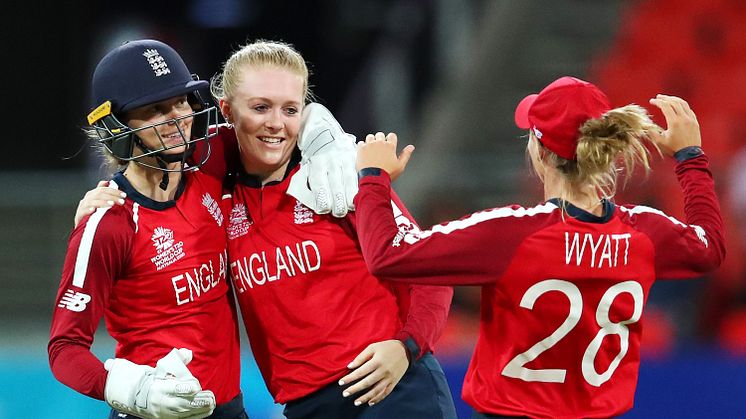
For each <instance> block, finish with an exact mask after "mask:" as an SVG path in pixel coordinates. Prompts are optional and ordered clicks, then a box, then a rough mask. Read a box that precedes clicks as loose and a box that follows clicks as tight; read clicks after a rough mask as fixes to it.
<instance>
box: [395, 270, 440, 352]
mask: <svg viewBox="0 0 746 419" xmlns="http://www.w3.org/2000/svg"><path fill="white" fill-rule="evenodd" d="M452 297H453V288H451V287H443V286H427V285H413V286H411V287H410V307H409V309H408V310H407V313H406V315H405V318H404V325H403V327H402V329H401V331H400V332H399V333H398V334H397V336H396V338H397V339H399V340H401V341H402V342H405V345H407V342H406V339H408V338H411V339H412V340H413V341H414V343H415V344H416V352H415V351H412V349H414V347H413V345H411V344H409V345H407V346H408V349H409V350H410V351H411V352H413V353H412V354H411V355H413V356H412V357H411V358H412V359H410V360H414V359H417V358H419V357H420V356H422V355H424V354H426V353H428V352H433V351H434V348H435V343H436V342H437V341H438V339H439V338H440V336H441V334H442V333H443V329H444V328H445V324H446V320H447V318H448V312H449V310H450V307H451V299H452Z"/></svg>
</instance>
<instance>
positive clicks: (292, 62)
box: [210, 39, 312, 102]
mask: <svg viewBox="0 0 746 419" xmlns="http://www.w3.org/2000/svg"><path fill="white" fill-rule="evenodd" d="M246 66H252V67H279V68H283V69H287V70H289V71H291V72H293V73H295V74H298V75H299V76H301V77H302V78H303V98H304V100H305V101H306V102H308V101H310V100H311V98H312V94H311V92H310V89H309V87H308V74H309V73H308V67H307V66H306V61H305V60H304V59H303V56H302V55H300V53H299V52H298V51H296V50H295V48H293V46H292V45H290V44H286V43H284V42H279V41H266V40H263V39H259V40H256V41H254V42H250V43H248V44H246V45H244V46H242V47H241V48H240V49H239V50H238V51H235V52H234V53H233V54H232V55H231V56H230V58H228V61H226V62H225V63H224V64H223V70H222V72H220V73H219V74H216V75H215V76H213V77H212V79H211V80H210V93H211V94H212V96H213V97H214V98H215V100H218V101H219V100H220V99H226V98H230V97H232V96H233V94H234V93H235V92H236V89H237V88H238V87H237V86H238V84H239V83H240V80H241V70H242V69H243V68H244V67H246Z"/></svg>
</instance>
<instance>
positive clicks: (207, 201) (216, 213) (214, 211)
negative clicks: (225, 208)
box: [202, 193, 223, 227]
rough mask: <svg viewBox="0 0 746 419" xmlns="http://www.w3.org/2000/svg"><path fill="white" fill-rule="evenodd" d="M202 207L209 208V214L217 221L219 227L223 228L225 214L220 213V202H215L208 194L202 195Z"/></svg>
mask: <svg viewBox="0 0 746 419" xmlns="http://www.w3.org/2000/svg"><path fill="white" fill-rule="evenodd" d="M202 205H204V206H205V208H207V212H209V213H210V215H212V218H214V219H215V221H216V222H217V223H218V226H220V227H222V226H223V212H222V211H220V205H218V202H217V201H215V199H213V198H212V196H210V194H209V193H206V194H204V195H202Z"/></svg>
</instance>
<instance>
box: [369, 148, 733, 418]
mask: <svg viewBox="0 0 746 419" xmlns="http://www.w3.org/2000/svg"><path fill="white" fill-rule="evenodd" d="M707 161H708V160H707V157H706V156H702V157H699V158H695V159H692V160H689V161H687V162H684V163H680V164H678V165H677V167H676V172H677V176H678V178H679V181H680V182H681V186H682V188H683V190H684V192H685V194H686V198H685V199H686V201H685V211H686V215H687V217H686V222H687V223H688V224H683V223H681V222H679V221H677V220H675V219H672V218H671V217H668V216H666V215H665V214H662V213H660V212H659V211H656V210H653V209H651V208H647V207H640V206H625V207H617V209H616V210H615V211H614V213H613V215H612V216H611V218H610V219H609V220H608V221H607V222H605V223H591V222H583V221H579V220H577V219H575V218H572V217H569V216H568V215H564V217H563V215H562V213H561V211H560V209H559V208H558V207H557V206H556V205H554V204H552V203H545V204H542V205H539V206H536V207H533V208H523V207H519V206H511V207H504V208H495V209H491V210H487V211H482V212H478V213H474V214H472V215H470V216H467V217H464V218H462V219H461V220H458V221H452V222H449V223H444V224H441V225H439V226H435V227H433V228H432V229H431V230H427V231H422V232H420V231H409V232H403V231H402V230H401V229H399V228H397V226H396V224H395V222H394V220H393V217H392V216H391V207H390V204H389V200H388V196H389V193H390V192H389V190H390V183H389V178H388V175H387V174H385V173H382V175H381V176H366V177H364V178H363V179H361V180H360V192H359V193H358V195H357V196H356V198H355V205H356V208H357V216H358V221H359V226H358V228H359V230H358V231H359V235H360V242H361V246H362V249H363V254H364V256H365V259H366V262H367V263H368V266H369V268H370V269H371V272H373V273H374V274H376V275H378V276H379V277H381V278H385V279H389V280H396V281H411V282H417V283H428V284H449V285H457V284H471V285H474V284H482V285H483V287H482V303H481V322H480V336H479V339H478V341H477V345H476V348H475V351H474V355H473V357H472V360H471V364H470V366H469V369H468V371H467V374H466V378H465V381H464V387H463V398H464V400H466V401H467V402H468V403H469V404H470V405H471V406H472V407H474V408H475V409H476V410H477V411H480V412H485V413H492V414H502V415H516V416H523V415H528V416H531V417H541V418H575V417H610V416H616V415H620V414H622V413H624V412H625V411H627V410H628V409H630V408H631V407H632V403H633V398H634V392H635V387H636V384H637V373H638V368H639V354H640V348H639V346H640V336H641V332H642V321H641V318H640V316H641V315H642V309H643V306H644V303H645V301H646V300H647V296H648V294H649V290H650V287H651V285H652V284H653V282H654V281H655V280H656V278H658V277H661V278H669V279H676V278H692V277H696V276H699V275H701V274H703V273H705V272H708V271H711V270H712V269H715V268H716V267H717V266H718V265H719V264H720V263H721V262H722V259H723V257H724V240H723V232H722V220H721V218H720V213H719V206H718V203H717V197H716V196H715V193H714V189H713V182H712V178H711V175H710V173H709V171H708V169H707V167H708V164H707Z"/></svg>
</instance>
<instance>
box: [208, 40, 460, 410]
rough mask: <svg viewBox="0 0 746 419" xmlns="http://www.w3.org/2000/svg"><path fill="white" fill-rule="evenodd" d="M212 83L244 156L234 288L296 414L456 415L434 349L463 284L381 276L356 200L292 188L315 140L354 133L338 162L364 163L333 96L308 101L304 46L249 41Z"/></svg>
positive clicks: (232, 229) (236, 210)
mask: <svg viewBox="0 0 746 419" xmlns="http://www.w3.org/2000/svg"><path fill="white" fill-rule="evenodd" d="M212 92H213V96H214V97H215V98H216V100H217V101H218V102H219V104H220V109H221V111H222V113H223V116H224V117H225V119H226V120H227V121H229V122H230V123H231V124H232V125H233V127H234V133H235V137H236V138H237V142H238V148H239V150H240V158H241V163H242V170H240V171H239V173H237V175H236V176H235V185H234V187H233V196H232V202H229V208H230V209H228V210H226V213H228V214H230V217H229V222H228V223H227V227H226V228H227V233H228V254H229V258H230V272H231V276H232V277H233V284H234V290H235V292H236V296H237V299H238V303H239V306H240V308H241V314H242V317H243V320H244V323H245V326H246V332H247V333H248V335H249V342H250V343H251V348H252V352H253V354H254V357H255V359H256V361H257V364H258V366H259V369H260V370H261V372H262V375H263V377H264V380H265V382H266V384H267V387H268V389H269V391H270V393H272V396H273V397H274V398H275V400H276V401H277V402H278V403H284V404H285V411H284V413H285V415H286V416H287V417H288V418H290V419H294V418H325V419H328V418H340V419H341V418H423V419H425V418H427V419H434V418H455V408H454V405H453V401H452V399H451V396H450V392H449V389H448V385H447V383H446V381H445V376H444V374H443V371H442V370H441V368H440V365H439V364H438V362H437V361H436V360H435V358H433V356H432V354H431V353H430V352H431V350H432V347H433V345H434V342H435V340H436V339H437V338H438V336H439V335H440V333H441V331H442V328H443V326H444V324H445V320H446V317H447V314H448V309H449V306H450V301H451V296H452V290H451V289H450V288H444V287H427V286H401V285H392V284H391V283H387V282H383V281H380V280H378V279H377V278H375V277H374V276H373V275H371V274H370V273H369V272H368V270H367V268H366V267H365V261H364V260H363V257H362V254H361V253H360V246H359V243H358V241H357V236H356V234H355V226H356V223H355V216H354V214H353V213H351V214H349V215H348V216H347V217H345V218H342V219H336V218H333V217H331V216H329V215H317V214H313V213H312V212H311V211H310V210H309V209H308V208H307V207H306V206H305V205H304V204H303V202H301V201H300V200H299V199H296V198H294V197H293V196H290V195H288V192H289V191H291V190H292V189H293V187H294V186H293V183H292V176H293V175H294V174H296V173H298V172H300V171H302V170H304V166H305V165H306V161H305V160H303V161H302V157H301V152H304V153H312V152H313V151H312V150H314V149H323V148H325V147H327V144H328V143H329V142H330V141H333V140H334V139H335V138H336V139H347V140H348V146H349V151H350V154H349V158H348V159H347V160H342V159H340V160H338V161H337V163H338V164H339V165H340V167H339V169H338V170H340V171H343V170H347V169H348V170H350V171H351V172H352V173H354V155H355V154H354V147H353V139H352V138H350V136H348V135H347V134H345V133H344V131H342V129H341V127H340V126H339V124H338V123H337V122H336V120H335V119H334V117H333V116H332V115H331V114H330V113H329V112H328V111H327V110H326V108H324V107H323V106H321V105H318V104H309V105H306V102H307V100H308V98H309V90H308V70H307V68H306V64H305V61H304V60H303V57H302V56H301V55H300V54H299V53H298V52H297V51H296V50H294V49H293V48H292V47H291V46H290V45H287V44H284V43H280V42H269V41H257V42H253V43H250V44H247V45H245V46H243V47H242V48H241V49H239V50H238V51H236V52H235V53H234V54H233V55H232V56H231V57H230V58H229V59H228V60H227V62H226V63H225V65H224V68H223V71H222V73H221V74H220V76H218V77H216V78H214V79H213V83H212ZM302 115H303V118H302V117H301V116H302ZM302 119H303V121H302ZM301 122H303V124H302V123H301ZM225 134H226V135H228V134H231V135H232V134H233V133H229V132H226V133H225ZM350 186H351V187H352V188H354V187H355V185H354V184H353V185H350ZM291 192H292V191H291ZM389 199H393V200H394V201H396V202H398V198H396V197H395V196H390V197H389ZM407 217H408V214H406V213H404V214H402V216H401V217H400V221H401V222H408V218H407Z"/></svg>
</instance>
